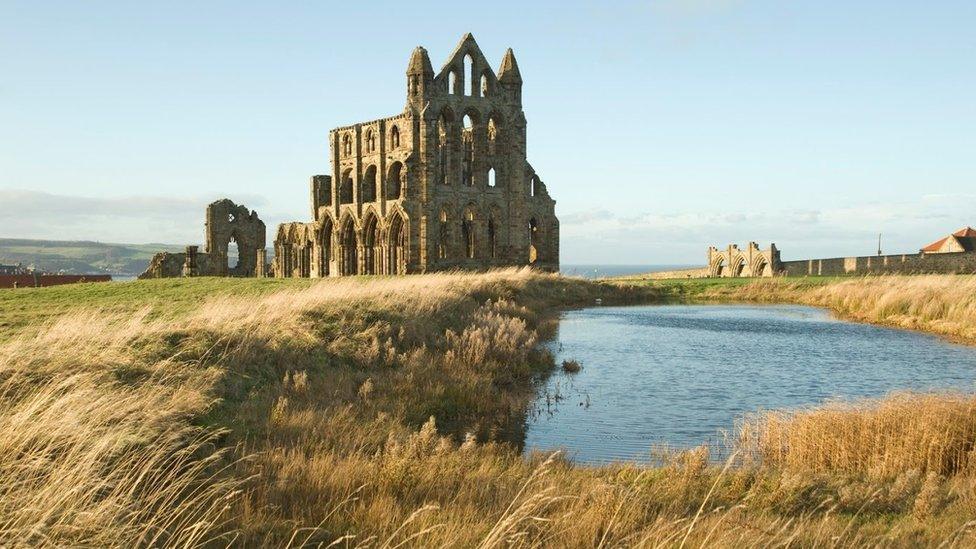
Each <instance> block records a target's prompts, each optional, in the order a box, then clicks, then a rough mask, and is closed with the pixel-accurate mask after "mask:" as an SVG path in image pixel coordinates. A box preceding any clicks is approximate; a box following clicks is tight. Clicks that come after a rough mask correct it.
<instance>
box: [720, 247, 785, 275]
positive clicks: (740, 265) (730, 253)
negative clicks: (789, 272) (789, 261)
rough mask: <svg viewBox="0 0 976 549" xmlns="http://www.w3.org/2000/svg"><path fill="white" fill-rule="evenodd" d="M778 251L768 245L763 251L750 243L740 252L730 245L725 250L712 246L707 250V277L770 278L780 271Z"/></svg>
mask: <svg viewBox="0 0 976 549" xmlns="http://www.w3.org/2000/svg"><path fill="white" fill-rule="evenodd" d="M779 265H780V259H779V250H777V249H776V244H770V245H769V248H766V249H765V250H761V249H759V245H757V244H756V243H755V242H750V243H749V244H748V246H746V249H744V250H741V249H739V246H738V245H736V244H730V245H729V247H728V248H726V249H725V250H719V249H718V248H716V247H714V246H712V247H710V248H708V276H710V277H719V278H738V277H747V276H756V277H771V276H773V275H774V274H775V273H776V272H778V271H779V270H780V268H779Z"/></svg>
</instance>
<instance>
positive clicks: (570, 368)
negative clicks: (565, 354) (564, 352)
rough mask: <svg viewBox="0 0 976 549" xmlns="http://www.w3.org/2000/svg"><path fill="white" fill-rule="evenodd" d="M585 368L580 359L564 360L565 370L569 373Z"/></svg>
mask: <svg viewBox="0 0 976 549" xmlns="http://www.w3.org/2000/svg"><path fill="white" fill-rule="evenodd" d="M582 369H583V366H582V365H581V364H580V363H579V361H578V360H576V359H574V358H571V359H569V360H564V361H563V371H564V372H566V373H568V374H575V373H577V372H579V371H580V370H582Z"/></svg>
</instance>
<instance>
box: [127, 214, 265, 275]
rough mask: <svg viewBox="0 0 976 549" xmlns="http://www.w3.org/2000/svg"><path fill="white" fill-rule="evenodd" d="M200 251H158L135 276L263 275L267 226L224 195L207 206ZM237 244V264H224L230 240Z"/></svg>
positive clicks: (193, 248) (192, 247)
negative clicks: (202, 248)
mask: <svg viewBox="0 0 976 549" xmlns="http://www.w3.org/2000/svg"><path fill="white" fill-rule="evenodd" d="M206 219H207V221H206V232H205V240H204V251H203V252H202V253H201V252H199V251H198V247H197V246H187V247H186V251H185V252H184V253H176V254H174V253H169V252H160V253H158V254H156V255H154V256H153V258H152V259H151V260H150V261H149V268H147V269H146V272H144V273H142V274H141V275H139V278H173V277H180V276H264V273H265V267H266V265H265V254H266V251H265V241H266V239H267V235H266V231H267V228H266V227H265V225H264V222H263V221H261V220H260V219H259V218H258V214H257V212H254V211H252V210H249V209H248V208H247V206H242V205H237V204H235V203H233V202H232V201H230V200H228V199H226V198H224V199H223V200H218V201H216V202H213V203H212V204H210V205H209V206H207V211H206ZM231 242H234V243H236V244H237V254H238V259H237V264H236V265H234V266H233V267H231V266H230V265H228V257H227V251H228V248H229V247H230V243H231Z"/></svg>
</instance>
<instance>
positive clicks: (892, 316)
mask: <svg viewBox="0 0 976 549" xmlns="http://www.w3.org/2000/svg"><path fill="white" fill-rule="evenodd" d="M617 282H618V283H620V284H625V285H628V286H634V287H640V288H646V289H651V290H653V291H654V292H655V293H659V294H661V295H664V296H666V297H667V298H668V299H674V300H683V301H736V302H756V303H800V304H806V305H815V306H818V307H826V308H828V309H830V310H831V311H832V312H834V313H835V314H837V315H839V316H841V317H843V318H847V319H851V320H856V321H859V322H871V323H875V324H883V325H886V326H893V327H897V328H906V329H912V330H921V331H925V332H930V333H934V334H938V335H942V336H946V337H951V338H955V339H959V340H963V341H965V342H967V343H976V276H973V275H917V276H898V275H889V276H868V277H803V278H767V279H749V278H738V279H735V278H731V279H699V280H668V281H642V280H635V279H630V280H627V279H620V280H618V281H617Z"/></svg>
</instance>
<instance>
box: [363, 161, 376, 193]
mask: <svg viewBox="0 0 976 549" xmlns="http://www.w3.org/2000/svg"><path fill="white" fill-rule="evenodd" d="M362 196H363V199H362V201H363V202H376V166H372V165H371V166H369V167H368V168H366V173H365V174H364V175H363V188H362Z"/></svg>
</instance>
